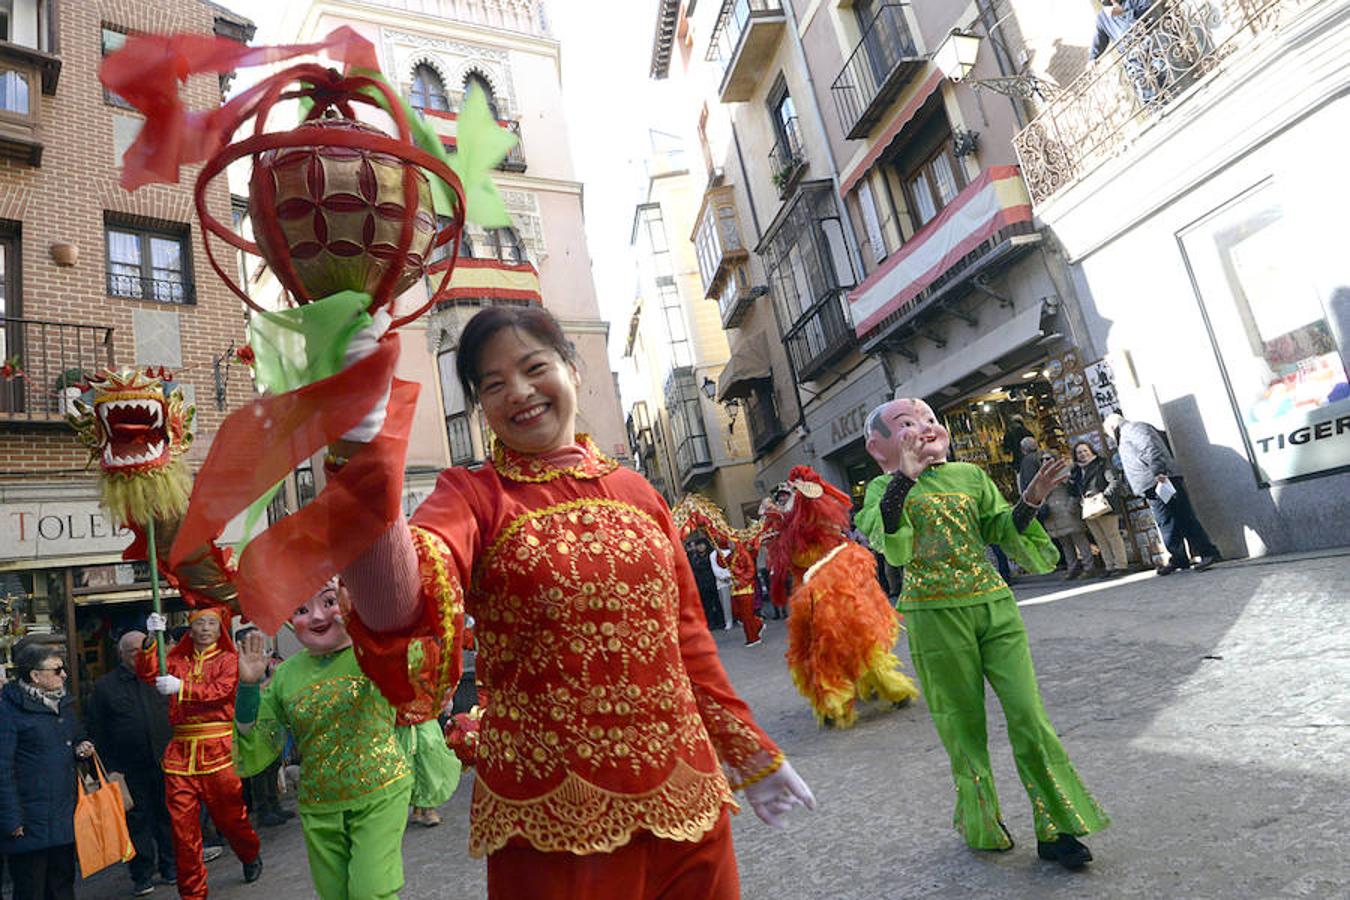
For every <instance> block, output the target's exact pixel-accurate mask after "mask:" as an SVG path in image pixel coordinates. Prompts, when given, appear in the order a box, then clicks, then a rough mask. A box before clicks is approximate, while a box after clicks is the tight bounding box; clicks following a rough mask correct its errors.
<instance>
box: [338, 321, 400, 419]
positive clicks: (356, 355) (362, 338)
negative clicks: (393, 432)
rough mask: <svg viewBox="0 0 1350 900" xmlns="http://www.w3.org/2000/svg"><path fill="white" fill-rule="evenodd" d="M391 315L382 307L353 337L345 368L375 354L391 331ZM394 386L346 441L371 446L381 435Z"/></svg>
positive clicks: (387, 390)
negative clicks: (386, 333) (387, 332)
mask: <svg viewBox="0 0 1350 900" xmlns="http://www.w3.org/2000/svg"><path fill="white" fill-rule="evenodd" d="M389 322H390V315H389V309H388V307H382V308H381V309H380V310H379V311H378V312H376V313H375V315H373V316H371V321H370V324H369V325H367V326H366V327H365V328H362V329H361V330H360V331H358V332H357V333H356V334H354V335H352V340H351V343H350V344H348V345H347V354H346V356H344V357H343V359H342V366H343V368H349V367H351V366H353V365H355V364H356V363H358V362H360V361H361V360H363V359H365V358H366V357H367V356H369V355H370V354H372V353H374V352H375V347H376V346H377V345H378V344H379V343H380V338H382V337H384V333H385V332H386V331H388V330H389ZM392 387H393V384H392V383H391V384H387V385H385V386H384V396H382V397H381V398H380V400H379V402H377V403H376V404H375V405H374V406H372V407H371V408H370V411H369V412H367V413H366V417H365V418H364V419H362V420H361V421H360V422H357V423H356V425H354V426H352V429H351V430H350V431H348V432H347V433H346V434H344V435H343V436H342V439H343V440H344V441H352V442H353V443H357V444H369V443H370V442H371V441H373V440H375V435H377V434H379V433H380V429H381V428H383V427H384V416H385V413H386V412H387V411H388V409H389V391H390V389H391V388H392Z"/></svg>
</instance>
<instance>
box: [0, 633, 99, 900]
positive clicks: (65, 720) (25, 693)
mask: <svg viewBox="0 0 1350 900" xmlns="http://www.w3.org/2000/svg"><path fill="white" fill-rule="evenodd" d="M63 657H64V653H63V651H62V648H61V647H59V646H56V645H52V644H44V643H37V642H33V643H28V644H24V645H23V646H21V647H20V648H19V649H18V650H17V651H16V652H15V654H14V670H15V679H14V680H13V681H10V682H8V683H6V684H5V686H4V688H3V690H0V852H2V853H4V854H5V855H6V856H8V857H9V871H10V878H11V879H12V880H13V882H14V900H74V897H75V792H76V790H77V789H78V788H77V786H76V783H77V775H76V772H75V761H76V760H77V759H85V758H87V757H89V756H91V755H92V754H93V752H94V745H93V744H92V743H90V742H89V741H88V740H86V739H85V732H84V728H83V726H82V725H81V724H80V722H79V720H78V718H77V717H76V715H75V701H74V698H72V697H71V696H70V695H69V694H67V693H66V677H67V672H66V664H65V660H64V658H63Z"/></svg>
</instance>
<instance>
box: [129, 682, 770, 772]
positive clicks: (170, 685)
mask: <svg viewBox="0 0 1350 900" xmlns="http://www.w3.org/2000/svg"><path fill="white" fill-rule="evenodd" d="M182 687H183V682H182V681H181V680H180V679H178V678H175V677H174V676H172V675H161V676H159V677H158V678H156V679H155V690H157V691H159V692H160V693H161V694H163V695H164V696H165V697H172V696H173V695H174V694H176V693H178V692H179V690H181V689H182ZM783 765H787V763H784V764H783ZM764 780H765V781H768V779H767V778H766V779H764ZM756 787H758V785H756Z"/></svg>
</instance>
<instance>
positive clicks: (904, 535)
mask: <svg viewBox="0 0 1350 900" xmlns="http://www.w3.org/2000/svg"><path fill="white" fill-rule="evenodd" d="M865 431H866V435H867V450H868V452H869V453H870V454H871V455H872V457H873V458H874V459H875V460H876V461H877V463H878V464H880V466H881V469H882V471H883V472H886V473H888V474H885V475H880V476H878V477H877V478H874V479H872V481H871V482H870V483H869V484H868V486H867V495H866V499H865V500H864V503H863V508H862V511H861V512H859V513H858V517H857V527H858V528H859V529H860V530H861V531H862V532H863V533H864V534H865V535H866V536H867V539H868V541H869V543H870V544H871V546H872V548H873V549H874V550H875V549H880V550H882V552H883V553H884V554H885V557H886V561H887V562H889V563H890V564H891V565H893V566H903V567H904V588H903V591H902V593H901V599H900V610H901V611H902V612H903V613H904V615H905V623H906V625H907V626H908V634H909V648H910V655H911V657H912V658H913V662H914V668H915V671H916V672H917V673H918V675H919V681H920V684H921V685H922V687H923V695H924V699H925V700H926V701H927V704H928V709H929V712H930V713H931V714H932V716H933V724H934V725H935V726H936V727H937V731H938V735H939V736H940V737H941V738H942V743H943V746H945V747H946V749H947V755H948V756H949V757H950V759H951V767H952V777H953V778H954V780H955V781H956V812H955V815H954V819H953V821H954V824H955V826H956V829H957V830H958V831H959V832H961V834H962V835H963V836H964V837H965V839H966V842H967V843H968V844H969V845H970V846H971V847H974V848H977V849H981V850H1010V849H1012V846H1013V841H1012V836H1011V834H1009V832H1008V829H1007V827H1006V826H1005V825H1004V823H1003V818H1002V816H1001V815H1000V813H999V805H998V794H997V793H996V792H995V790H994V777H993V772H992V770H991V768H990V765H989V748H988V741H987V737H986V733H985V715H984V702H985V701H984V682H985V679H988V680H989V683H990V684H991V685H993V687H994V691H995V692H996V693H997V694H998V698H999V702H1000V703H1001V704H1002V706H1003V712H1004V715H1005V717H1006V718H1007V721H1008V739H1009V741H1010V742H1011V743H1012V746H1013V758H1014V760H1015V761H1016V763H1017V771H1018V774H1019V775H1020V776H1021V780H1022V783H1023V785H1024V786H1025V787H1026V790H1027V794H1028V795H1029V796H1030V798H1031V805H1032V812H1033V814H1034V817H1035V821H1036V839H1037V851H1038V853H1039V855H1040V857H1041V858H1042V859H1045V860H1050V861H1054V862H1058V863H1059V864H1061V865H1063V866H1064V867H1066V868H1069V869H1081V868H1082V867H1083V866H1084V865H1086V864H1087V863H1088V862H1089V861H1091V859H1092V853H1091V852H1090V851H1089V850H1088V848H1087V847H1086V846H1085V845H1084V844H1083V843H1082V842H1081V841H1079V840H1078V836H1081V835H1086V834H1091V833H1092V832H1094V831H1100V830H1101V829H1103V828H1105V827H1106V826H1107V825H1108V824H1109V820H1108V819H1107V817H1106V814H1105V813H1104V812H1103V811H1102V809H1101V807H1099V806H1098V805H1097V801H1096V800H1094V799H1093V797H1092V795H1091V794H1089V793H1088V791H1087V788H1086V787H1084V786H1083V783H1082V781H1081V780H1080V779H1079V777H1078V773H1077V772H1076V771H1075V770H1074V768H1073V765H1072V763H1070V762H1069V757H1068V755H1067V754H1066V753H1065V752H1064V748H1063V746H1062V745H1061V744H1060V742H1059V737H1058V736H1057V735H1056V734H1055V729H1054V726H1052V725H1051V724H1050V720H1049V718H1048V717H1047V716H1046V714H1045V708H1044V706H1043V705H1042V704H1041V696H1040V690H1039V688H1038V687H1037V684H1036V673H1035V670H1034V669H1033V668H1032V664H1031V651H1030V649H1029V648H1028V646H1027V636H1026V630H1025V628H1024V627H1023V625H1022V617H1021V614H1020V613H1019V612H1018V610H1017V602H1016V600H1014V599H1013V595H1012V591H1010V590H1009V589H1008V586H1007V584H1006V583H1005V582H1004V581H1003V579H1002V578H1001V577H1000V576H999V574H998V571H997V570H996V569H995V568H994V566H993V565H992V564H991V563H990V562H989V561H988V559H987V558H986V557H985V547H986V546H987V545H989V544H998V545H999V546H1001V547H1002V548H1003V550H1004V551H1005V552H1006V553H1007V554H1008V555H1009V556H1010V557H1012V558H1013V559H1015V560H1017V562H1018V563H1019V564H1020V565H1021V566H1022V567H1023V568H1025V569H1027V570H1028V571H1032V572H1049V571H1051V570H1052V569H1053V568H1054V566H1055V563H1056V562H1057V561H1058V559H1059V553H1058V551H1057V550H1056V549H1055V546H1054V544H1053V543H1051V541H1050V538H1049V537H1048V536H1047V535H1046V533H1045V531H1044V530H1043V529H1042V528H1041V526H1040V524H1039V523H1038V522H1037V521H1036V515H1035V514H1036V509H1037V508H1038V507H1039V506H1040V504H1041V502H1042V501H1044V499H1045V497H1046V495H1047V494H1049V492H1050V491H1051V490H1052V489H1053V488H1054V487H1055V486H1056V485H1057V484H1059V483H1061V482H1063V481H1064V480H1065V479H1066V478H1067V477H1068V467H1067V464H1066V463H1064V462H1063V461H1062V460H1052V461H1050V462H1047V463H1046V464H1045V465H1044V466H1042V467H1041V470H1040V472H1039V473H1038V474H1037V475H1036V477H1035V479H1033V481H1032V483H1031V484H1030V485H1028V486H1027V489H1026V492H1025V493H1024V494H1023V495H1022V497H1021V498H1020V499H1019V500H1018V502H1017V504H1016V505H1015V506H1013V507H1009V506H1008V503H1007V501H1006V500H1004V499H1003V496H1002V495H1001V494H1000V493H999V490H998V488H997V486H995V484H994V482H993V480H992V479H990V477H989V476H988V474H986V473H985V472H984V471H983V470H982V469H980V468H978V467H977V466H973V465H970V464H968V463H959V462H947V461H946V459H947V448H948V445H949V443H950V438H949V436H948V434H947V430H946V429H945V428H944V427H943V426H942V425H941V423H939V422H938V419H937V416H936V415H934V413H933V410H932V409H931V408H929V406H928V404H926V403H924V402H923V401H921V400H893V401H891V402H890V403H885V404H883V405H881V406H880V407H878V408H877V409H875V410H873V411H872V413H871V415H869V416H868V418H867V422H866V426H865Z"/></svg>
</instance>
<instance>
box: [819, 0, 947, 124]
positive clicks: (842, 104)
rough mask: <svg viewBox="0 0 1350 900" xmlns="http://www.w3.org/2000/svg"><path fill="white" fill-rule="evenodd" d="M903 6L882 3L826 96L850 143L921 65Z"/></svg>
mask: <svg viewBox="0 0 1350 900" xmlns="http://www.w3.org/2000/svg"><path fill="white" fill-rule="evenodd" d="M907 5H908V4H905V3H884V4H882V5H881V6H879V7H878V8H877V11H876V15H875V17H873V19H872V21H871V23H870V24H869V25H868V26H867V30H866V31H864V32H863V35H862V38H861V40H859V41H858V46H856V47H854V48H853V53H852V54H851V55H850V56H849V58H848V61H847V62H845V63H844V67H843V68H842V69H840V71H839V77H837V78H836V79H835V80H834V84H833V85H832V86H831V87H830V92H831V94H832V95H833V96H834V106H835V111H836V112H837V113H838V114H839V125H840V127H841V128H842V129H843V130H844V132H845V134H846V135H847V136H848V138H849V139H850V140H852V139H856V138H861V137H866V136H867V134H868V133H869V132H870V131H871V129H872V126H873V125H875V124H876V123H877V122H878V120H880V118H881V114H882V113H883V112H885V110H886V107H887V105H888V104H889V103H890V101H891V100H892V99H893V98H894V97H895V95H896V94H898V93H899V92H900V88H902V87H904V85H905V84H906V83H907V82H908V81H909V79H910V78H911V77H913V75H914V74H915V73H916V72H918V71H919V70H920V69H922V68H923V66H924V62H925V61H924V59H923V58H922V57H920V56H919V54H918V50H917V49H916V47H915V43H914V37H913V35H911V34H910V32H909V23H907V22H906V21H905V13H904V7H905V6H907Z"/></svg>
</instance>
